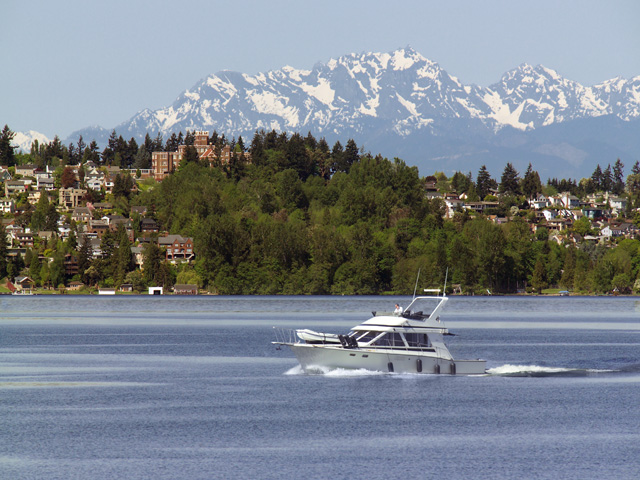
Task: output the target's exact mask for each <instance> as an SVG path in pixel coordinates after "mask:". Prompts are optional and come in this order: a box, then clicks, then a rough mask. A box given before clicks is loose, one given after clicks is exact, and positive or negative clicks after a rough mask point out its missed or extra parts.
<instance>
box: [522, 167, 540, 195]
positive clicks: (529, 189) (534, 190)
mask: <svg viewBox="0 0 640 480" xmlns="http://www.w3.org/2000/svg"><path fill="white" fill-rule="evenodd" d="M522 193H524V195H525V196H526V197H527V198H528V199H533V198H535V197H537V196H538V194H539V193H542V182H540V176H539V175H538V172H536V171H535V170H533V167H532V166H531V164H529V166H528V167H527V171H526V172H525V174H524V178H523V179H522Z"/></svg>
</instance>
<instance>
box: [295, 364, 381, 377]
mask: <svg viewBox="0 0 640 480" xmlns="http://www.w3.org/2000/svg"><path fill="white" fill-rule="evenodd" d="M285 375H325V376H327V377H362V376H370V375H386V373H385V372H378V371H373V370H366V369H364V368H358V369H348V368H329V367H322V366H309V367H308V368H307V369H306V370H305V369H303V368H302V367H301V366H300V365H296V366H295V367H293V368H291V369H289V370H287V371H286V372H285Z"/></svg>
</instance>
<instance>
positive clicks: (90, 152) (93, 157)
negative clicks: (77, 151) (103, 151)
mask: <svg viewBox="0 0 640 480" xmlns="http://www.w3.org/2000/svg"><path fill="white" fill-rule="evenodd" d="M99 151H100V149H99V147H98V142H96V141H95V140H91V143H90V144H89V148H88V149H87V150H85V155H84V161H85V162H93V163H95V164H96V165H97V164H99V163H100V154H99V153H98V152H99Z"/></svg>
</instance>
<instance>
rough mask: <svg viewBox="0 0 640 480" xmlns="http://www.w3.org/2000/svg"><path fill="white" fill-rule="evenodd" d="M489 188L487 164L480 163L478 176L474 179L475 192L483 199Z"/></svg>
mask: <svg viewBox="0 0 640 480" xmlns="http://www.w3.org/2000/svg"><path fill="white" fill-rule="evenodd" d="M490 188H491V175H489V171H488V170H487V166H486V165H482V166H481V167H480V170H479V171H478V177H477V179H476V193H477V194H478V196H479V197H480V198H481V199H483V198H484V197H486V196H487V195H488V194H489V189H490Z"/></svg>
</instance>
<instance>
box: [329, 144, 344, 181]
mask: <svg viewBox="0 0 640 480" xmlns="http://www.w3.org/2000/svg"><path fill="white" fill-rule="evenodd" d="M343 156H344V148H343V147H342V144H341V143H340V141H339V140H336V143H334V144H333V148H332V149H331V173H332V174H334V173H335V172H337V171H339V170H340V166H341V165H342V164H343V160H342V157H343Z"/></svg>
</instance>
